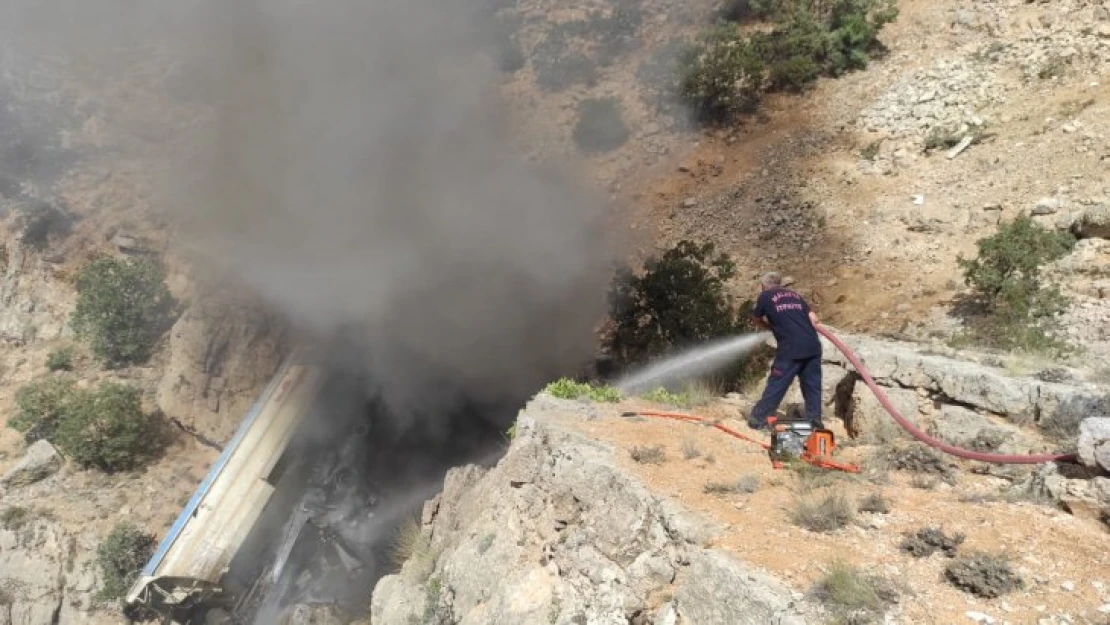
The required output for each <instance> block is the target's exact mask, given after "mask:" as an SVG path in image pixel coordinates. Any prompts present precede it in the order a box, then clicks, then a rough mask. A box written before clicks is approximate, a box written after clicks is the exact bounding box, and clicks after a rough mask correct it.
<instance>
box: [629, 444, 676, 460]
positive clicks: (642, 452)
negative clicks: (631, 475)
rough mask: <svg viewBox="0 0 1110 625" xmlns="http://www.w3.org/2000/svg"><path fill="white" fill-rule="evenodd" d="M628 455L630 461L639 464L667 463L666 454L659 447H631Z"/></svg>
mask: <svg viewBox="0 0 1110 625" xmlns="http://www.w3.org/2000/svg"><path fill="white" fill-rule="evenodd" d="M629 454H630V455H631V456H632V459H633V460H635V461H636V462H639V463H640V464H663V463H664V462H666V461H667V454H666V453H665V452H664V451H663V448H662V447H661V446H659V445H652V446H650V447H648V446H639V445H637V446H636V447H633V448H632V449H631V450H630V451H629Z"/></svg>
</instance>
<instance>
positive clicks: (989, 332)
mask: <svg viewBox="0 0 1110 625" xmlns="http://www.w3.org/2000/svg"><path fill="white" fill-rule="evenodd" d="M977 245H978V254H977V256H976V257H975V258H973V259H971V260H968V259H966V258H963V257H962V256H961V257H959V258H958V259H957V262H958V263H959V266H960V268H961V270H962V271H963V274H964V282H965V283H966V284H967V285H968V286H969V287H971V290H972V295H971V297H970V298H969V299H968V301H967V302H966V303H967V304H968V305H969V307H970V308H971V311H970V312H972V313H973V314H971V315H968V319H967V321H968V326H969V333H968V334H967V335H965V336H963V337H961V339H962V340H964V341H972V342H977V343H982V344H985V345H988V346H991V347H996V348H1000V349H1013V350H1021V351H1027V352H1065V351H1067V348H1066V345H1064V344H1063V343H1062V342H1061V341H1060V340H1058V339H1056V338H1055V337H1053V336H1052V335H1051V333H1050V332H1049V328H1048V327H1047V324H1048V322H1049V321H1050V320H1051V319H1052V317H1053V316H1054V315H1055V314H1057V313H1059V312H1061V311H1063V310H1064V309H1065V308H1066V307H1067V299H1066V298H1065V297H1064V296H1063V295H1061V293H1060V291H1059V289H1057V288H1056V287H1054V286H1048V285H1046V284H1044V282H1043V280H1042V276H1041V271H1042V268H1043V267H1044V265H1046V264H1047V263H1050V262H1052V261H1055V260H1057V259H1059V258H1061V257H1063V256H1064V255H1065V254H1067V253H1068V252H1069V251H1071V249H1072V248H1073V247H1074V245H1075V238H1074V237H1072V236H1071V235H1070V234H1066V233H1060V232H1055V231H1051V230H1046V229H1045V228H1043V227H1041V226H1040V225H1039V224H1037V223H1036V222H1034V221H1033V219H1032V218H1031V217H1028V216H1020V217H1018V218H1016V219H1014V220H1013V221H1011V222H1009V223H1006V224H1003V225H1002V226H1000V227H999V229H998V232H997V233H995V234H993V235H991V236H989V237H986V238H983V239H980V240H979V242H978V244H977Z"/></svg>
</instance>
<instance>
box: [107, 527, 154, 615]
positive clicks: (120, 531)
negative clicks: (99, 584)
mask: <svg viewBox="0 0 1110 625" xmlns="http://www.w3.org/2000/svg"><path fill="white" fill-rule="evenodd" d="M156 544H157V543H156V541H155V539H154V536H152V535H150V534H147V533H146V532H143V531H142V530H140V529H138V528H136V527H135V526H133V525H131V524H129V523H120V524H118V525H116V526H115V527H114V528H112V531H111V533H109V534H108V536H107V537H106V538H105V539H104V541H103V542H101V543H100V546H99V547H97V549H96V561H97V563H98V564H99V565H100V572H101V574H102V576H103V578H104V586H103V588H101V590H100V598H101V599H103V600H117V601H118V600H119V599H122V598H123V596H124V595H125V594H126V593H127V590H128V589H129V588H130V587H131V584H132V583H134V582H135V579H136V578H138V576H139V573H140V572H142V569H143V566H145V565H146V563H147V560H149V559H150V557H151V556H152V555H154V548H155V546H156Z"/></svg>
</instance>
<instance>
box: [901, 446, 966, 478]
mask: <svg viewBox="0 0 1110 625" xmlns="http://www.w3.org/2000/svg"><path fill="white" fill-rule="evenodd" d="M885 455H886V461H887V463H888V464H889V466H890V468H892V469H894V470H896V471H909V472H913V473H926V474H932V475H938V476H940V477H942V478H944V479H945V480H951V479H952V466H951V465H950V464H949V463H948V461H947V460H945V458H944V457H943V456H941V455H940V453H938V452H937V451H935V450H934V449H933V448H931V447H927V446H925V445H923V444H919V443H911V444H909V445H902V446H895V447H891V448H889V449H887V450H886V451H885Z"/></svg>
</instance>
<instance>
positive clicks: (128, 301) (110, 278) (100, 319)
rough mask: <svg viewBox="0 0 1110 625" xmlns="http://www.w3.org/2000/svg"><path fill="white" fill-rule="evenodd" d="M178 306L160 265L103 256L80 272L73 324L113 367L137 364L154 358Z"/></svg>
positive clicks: (97, 352) (81, 335) (97, 353)
mask: <svg viewBox="0 0 1110 625" xmlns="http://www.w3.org/2000/svg"><path fill="white" fill-rule="evenodd" d="M173 306H174V302H173V298H172V297H171V295H170V292H169V289H168V288H166V283H165V279H164V276H163V273H162V270H161V268H159V267H158V266H157V265H155V264H154V263H152V262H150V261H149V260H117V259H113V258H100V259H98V260H95V261H93V262H91V263H89V264H88V265H86V266H85V267H84V268H83V269H82V270H81V272H80V274H78V276H77V308H76V310H75V311H74V313H73V327H74V330H76V332H77V334H78V336H80V337H82V338H83V339H85V340H87V341H88V342H89V344H90V346H91V347H92V351H93V354H95V355H96V356H97V357H98V358H100V359H101V360H103V361H104V362H105V363H107V364H108V365H109V366H121V365H129V364H137V363H141V362H144V361H146V359H147V358H149V357H150V355H151V353H152V351H153V350H154V346H155V344H156V343H157V342H158V340H159V338H160V337H161V336H162V333H163V332H164V331H165V330H166V328H167V326H168V324H169V322H170V320H171V315H172V309H173Z"/></svg>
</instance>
